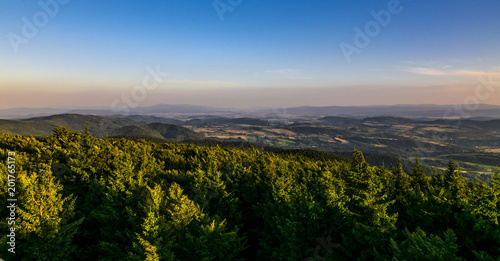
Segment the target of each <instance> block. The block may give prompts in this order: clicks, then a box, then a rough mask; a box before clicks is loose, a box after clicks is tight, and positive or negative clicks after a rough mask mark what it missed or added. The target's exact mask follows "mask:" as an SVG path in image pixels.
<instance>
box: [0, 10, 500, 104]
mask: <svg viewBox="0 0 500 261" xmlns="http://www.w3.org/2000/svg"><path fill="white" fill-rule="evenodd" d="M499 14H500V1H498V0H481V1H477V0H441V1H436V0H413V1H411V0H402V1H396V0H387V1H386V0H377V1H366V0H365V1H352V0H351V1H347V0H345V1H340V0H329V1H328V0H321V1H320V0H309V1H305V0H304V1H294V0H274V1H270V0H260V1H257V0H255V1H251V0H217V1H213V0H201V1H200V0H197V1H190V0H183V1H181V0H163V1H140V0H134V1H131V0H128V1H127V0H120V1H117V0H114V1H111V0H108V1H97V0H86V1H76V0H59V1H57V0H41V1H40V2H39V1H31V0H30V1H28V0H4V1H1V2H0V35H1V36H2V37H1V39H2V40H1V41H0V72H1V74H0V108H10V107H39V106H68V105H74V106H85V105H89V106H93V105H99V106H116V104H117V103H120V104H127V102H126V101H125V99H128V104H132V105H130V106H145V105H152V104H157V103H170V104H180V103H187V104H195V105H212V106H231V107H252V106H268V107H284V106H299V105H315V106H326V105H375V104H421V103H434V104H455V103H463V102H464V101H465V102H471V101H475V102H481V103H487V104H498V105H500V87H499V86H500V48H499V46H500V16H499ZM154 71H158V72H157V73H154ZM151 72H153V73H151ZM159 72H161V73H159ZM144 80H145V82H144V83H143V81H144ZM157 81H158V82H157ZM488 81H490V83H488ZM491 81H493V82H497V83H491ZM478 86H479V87H478ZM127 97H128V98H127Z"/></svg>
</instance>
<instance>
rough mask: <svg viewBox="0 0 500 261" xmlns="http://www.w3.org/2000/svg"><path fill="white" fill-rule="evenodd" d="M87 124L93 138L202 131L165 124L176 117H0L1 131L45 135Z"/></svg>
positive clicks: (191, 135) (185, 135)
mask: <svg viewBox="0 0 500 261" xmlns="http://www.w3.org/2000/svg"><path fill="white" fill-rule="evenodd" d="M87 123H88V125H89V132H90V134H92V135H93V136H95V137H100V138H102V137H106V136H108V137H124V136H133V137H148V138H149V137H151V138H156V139H164V140H178V141H181V140H188V139H201V138H203V137H204V135H203V134H200V133H196V132H194V131H192V130H190V129H188V128H185V127H181V126H178V125H173V124H168V123H178V121H177V120H173V119H166V118H159V117H154V116H138V115H131V116H121V117H104V116H94V115H80V114H58V115H51V116H45V117H34V118H29V119H21V120H0V133H8V134H20V135H33V136H47V135H51V134H52V133H53V130H54V128H56V127H65V128H67V129H69V130H71V131H79V132H84V130H85V128H86V126H87Z"/></svg>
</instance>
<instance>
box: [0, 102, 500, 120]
mask: <svg viewBox="0 0 500 261" xmlns="http://www.w3.org/2000/svg"><path fill="white" fill-rule="evenodd" d="M65 113H69V114H87V115H100V116H111V115H122V114H126V115H150V116H163V117H168V118H176V117H179V115H182V118H186V115H190V114H191V115H193V117H194V116H196V117H197V118H199V116H200V115H204V116H205V117H209V116H211V117H219V116H226V117H231V118H237V117H240V118H245V117H249V118H261V119H268V118H287V117H291V118H294V117H327V116H347V117H354V118H359V119H362V118H366V117H376V116H393V117H407V118H419V119H426V118H429V119H445V118H457V117H461V118H472V119H476V120H487V119H492V118H500V106H497V105H487V104H480V105H478V106H477V108H473V110H472V109H470V108H468V107H464V106H455V105H432V104H422V105H387V106H382V105H380V106H327V107H314V106H302V107H291V108H280V109H276V108H252V109H234V108H217V107H209V106H195V105H186V104H180V105H168V104H158V105H153V106H144V107H136V108H129V111H127V112H126V113H125V111H119V110H112V109H111V108H109V107H86V108H13V109H3V110H0V119H26V118H32V117H39V116H48V115H53V114H65ZM156 120H158V119H153V118H152V120H151V121H150V122H156ZM171 123H172V124H175V122H171Z"/></svg>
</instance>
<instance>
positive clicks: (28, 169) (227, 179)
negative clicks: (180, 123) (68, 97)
mask: <svg viewBox="0 0 500 261" xmlns="http://www.w3.org/2000/svg"><path fill="white" fill-rule="evenodd" d="M9 152H14V153H15V197H16V199H17V201H16V219H15V235H16V237H15V240H16V248H15V254H13V253H11V252H10V251H9V248H10V246H9V245H8V244H7V240H9V238H8V237H7V235H6V234H2V238H1V240H2V242H1V252H0V257H1V258H2V259H4V260H52V261H54V260H307V261H313V260H500V258H499V256H500V227H499V216H500V175H499V173H498V171H497V173H496V174H495V175H494V176H493V177H492V179H491V182H490V184H485V183H482V182H475V183H473V182H471V181H469V180H467V179H465V178H463V177H462V175H461V171H462V170H461V169H460V167H459V166H457V165H456V164H454V163H453V161H452V160H450V163H449V166H448V169H447V170H446V171H444V172H436V173H435V174H434V175H432V176H426V175H425V174H424V171H423V168H422V166H421V165H420V164H419V162H418V160H417V161H416V162H415V164H414V167H413V168H412V169H409V170H404V169H403V168H402V167H401V166H391V167H374V166H370V165H369V164H367V163H366V162H365V160H364V158H363V154H362V152H360V151H357V150H354V151H353V155H352V157H351V158H348V159H347V158H346V159H345V158H342V157H338V158H336V159H326V158H325V159H318V158H315V157H311V156H310V155H309V154H310V152H308V153H303V154H301V153H300V152H298V153H273V152H266V151H262V150H257V149H252V148H229V147H224V146H196V145H190V144H173V143H162V144H156V143H152V142H147V141H144V140H138V141H130V140H126V139H116V138H115V139H112V138H106V139H98V138H95V137H93V136H91V135H90V134H89V132H88V130H87V131H86V132H84V133H78V132H76V133H75V132H70V131H68V130H67V129H65V128H56V129H55V130H54V133H53V135H51V136H48V137H46V138H34V137H23V136H12V135H8V134H3V135H0V159H1V160H0V172H1V179H0V183H1V185H2V187H3V188H4V189H2V190H1V191H0V197H1V201H2V202H8V201H7V199H8V198H11V197H12V196H11V195H9V194H8V190H7V187H8V183H9V182H10V180H9V179H8V175H9V170H10V169H11V168H10V167H9V165H11V164H9V163H8V157H10V154H9ZM5 204H7V203H5ZM0 211H1V215H2V217H9V213H10V209H9V208H7V207H2V208H1V210H0ZM4 221H5V222H2V223H1V226H2V227H1V230H2V231H5V232H3V233H10V231H9V229H10V226H9V225H8V222H7V221H8V218H4Z"/></svg>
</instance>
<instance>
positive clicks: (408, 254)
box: [390, 228, 464, 261]
mask: <svg viewBox="0 0 500 261" xmlns="http://www.w3.org/2000/svg"><path fill="white" fill-rule="evenodd" d="M403 233H404V235H405V236H406V239H405V240H403V241H401V242H399V243H396V242H395V241H394V240H392V239H391V242H390V247H391V250H392V251H393V253H394V254H393V256H392V260H394V261H398V260H415V261H417V260H421V261H424V260H425V261H427V260H434V261H452V260H464V259H463V258H460V257H457V256H456V253H457V251H458V245H457V244H456V240H457V236H456V235H455V233H454V232H453V230H451V229H448V230H446V231H445V232H444V240H443V239H441V238H440V237H439V236H436V235H429V236H427V235H426V233H425V232H424V231H423V230H421V229H420V228H417V230H416V231H415V232H413V233H410V232H409V231H408V230H407V229H405V230H404V232H403Z"/></svg>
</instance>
